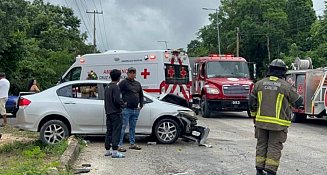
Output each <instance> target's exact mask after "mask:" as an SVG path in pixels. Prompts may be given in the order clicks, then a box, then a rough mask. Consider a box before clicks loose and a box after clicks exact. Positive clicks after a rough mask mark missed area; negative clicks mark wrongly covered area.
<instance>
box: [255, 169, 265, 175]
mask: <svg viewBox="0 0 327 175" xmlns="http://www.w3.org/2000/svg"><path fill="white" fill-rule="evenodd" d="M256 175H267V174H266V173H265V172H264V171H263V170H258V169H257V174H256Z"/></svg>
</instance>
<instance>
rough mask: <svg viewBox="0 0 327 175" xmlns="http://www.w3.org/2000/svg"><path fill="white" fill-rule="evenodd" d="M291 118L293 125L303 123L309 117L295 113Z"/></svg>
mask: <svg viewBox="0 0 327 175" xmlns="http://www.w3.org/2000/svg"><path fill="white" fill-rule="evenodd" d="M291 118H292V122H293V123H303V122H305V121H306V120H307V115H306V114H300V113H293V114H292V116H291Z"/></svg>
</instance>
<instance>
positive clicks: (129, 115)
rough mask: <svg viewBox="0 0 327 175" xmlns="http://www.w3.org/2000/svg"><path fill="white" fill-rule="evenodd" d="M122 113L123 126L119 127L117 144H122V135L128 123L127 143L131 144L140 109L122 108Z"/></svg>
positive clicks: (133, 139)
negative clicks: (119, 133)
mask: <svg viewBox="0 0 327 175" xmlns="http://www.w3.org/2000/svg"><path fill="white" fill-rule="evenodd" d="M122 114H123V126H122V128H121V135H120V142H119V146H122V145H123V140H124V135H125V130H126V127H127V125H129V143H130V144H131V145H133V144H135V127H136V122H137V119H138V118H139V114H140V110H139V109H131V108H124V109H123V112H122Z"/></svg>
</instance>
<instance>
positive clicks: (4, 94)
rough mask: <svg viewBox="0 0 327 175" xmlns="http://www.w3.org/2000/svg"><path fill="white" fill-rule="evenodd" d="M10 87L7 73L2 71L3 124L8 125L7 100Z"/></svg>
mask: <svg viewBox="0 0 327 175" xmlns="http://www.w3.org/2000/svg"><path fill="white" fill-rule="evenodd" d="M9 88H10V82H9V81H8V80H7V79H6V74H5V73H3V72H0V115H1V116H2V118H3V126H6V125H7V124H8V123H7V111H6V102H7V100H8V93H9Z"/></svg>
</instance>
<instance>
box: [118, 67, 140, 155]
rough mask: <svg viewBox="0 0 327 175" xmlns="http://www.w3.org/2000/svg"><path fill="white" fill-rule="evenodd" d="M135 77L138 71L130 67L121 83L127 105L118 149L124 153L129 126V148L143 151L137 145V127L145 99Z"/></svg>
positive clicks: (124, 110)
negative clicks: (125, 136)
mask: <svg viewBox="0 0 327 175" xmlns="http://www.w3.org/2000/svg"><path fill="white" fill-rule="evenodd" d="M135 77H136V69H135V68H134V67H130V68H128V70H127V78H126V79H125V80H123V81H121V82H120V83H119V87H120V90H121V92H122V95H123V101H124V103H125V105H126V106H125V108H124V109H123V112H122V113H123V126H122V130H121V136H120V142H119V149H118V150H119V151H122V152H124V151H126V149H124V148H123V147H122V145H123V139H124V134H125V129H126V126H127V124H129V143H130V144H131V145H130V147H129V148H130V149H136V150H140V149H141V147H139V146H138V145H136V144H135V127H136V122H137V119H138V117H139V113H140V110H141V109H142V107H143V102H144V97H143V90H142V86H141V84H140V83H139V82H138V81H136V80H135Z"/></svg>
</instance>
